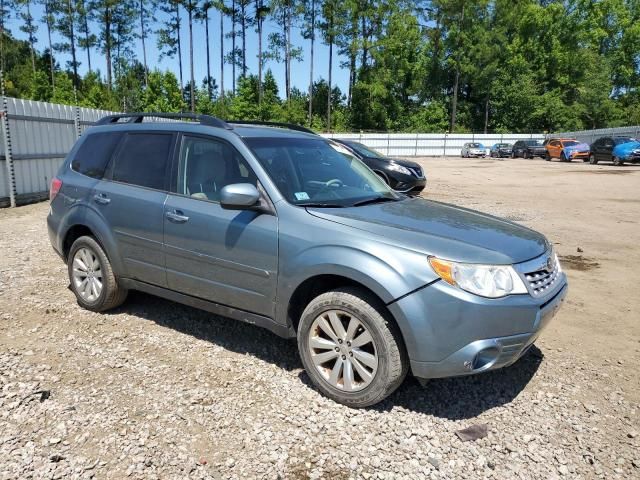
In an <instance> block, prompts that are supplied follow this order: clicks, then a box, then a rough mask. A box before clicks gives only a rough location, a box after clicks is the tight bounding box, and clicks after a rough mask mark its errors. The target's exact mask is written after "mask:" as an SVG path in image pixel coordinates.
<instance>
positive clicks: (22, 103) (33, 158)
mask: <svg viewBox="0 0 640 480" xmlns="http://www.w3.org/2000/svg"><path fill="white" fill-rule="evenodd" d="M3 105H5V111H4V112H3V114H6V118H7V120H6V121H5V122H4V123H3V127H4V126H6V125H8V136H9V141H10V145H11V158H12V159H13V168H14V178H15V194H16V200H17V202H18V203H25V202H29V201H33V200H37V199H39V198H45V197H46V195H47V191H48V190H49V182H50V181H51V178H52V177H53V176H54V175H55V174H56V172H57V170H58V168H59V167H60V164H61V163H62V161H63V160H64V158H65V156H66V155H67V153H68V152H69V150H71V147H72V146H73V144H74V143H75V141H76V140H77V139H78V137H79V135H80V133H81V132H82V131H84V129H85V128H87V126H89V125H91V124H92V123H93V122H95V121H96V120H98V119H99V118H101V117H103V116H104V115H108V114H109V113H111V112H107V111H103V110H97V109H91V108H83V107H72V106H69V105H57V104H53V103H46V102H36V101H33V100H21V99H16V98H6V99H5V102H4V103H3ZM3 133H4V132H3ZM0 143H1V144H2V146H1V148H0V155H1V156H0V205H6V204H7V202H8V198H9V197H10V194H11V191H10V189H11V185H10V182H9V174H8V169H7V164H6V163H7V162H6V157H5V155H6V154H5V144H4V141H3V142H0Z"/></svg>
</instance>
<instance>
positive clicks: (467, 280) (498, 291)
mask: <svg viewBox="0 0 640 480" xmlns="http://www.w3.org/2000/svg"><path fill="white" fill-rule="evenodd" d="M429 263H430V264H431V268H433V270H434V272H436V273H437V274H438V276H439V277H440V278H442V279H443V280H444V281H445V282H447V283H449V284H451V285H454V286H457V287H459V288H461V289H462V290H466V291H467V292H470V293H474V294H476V295H480V296H481V297H488V298H500V297H505V296H507V295H516V294H523V293H528V291H527V287H526V286H525V285H524V282H523V281H522V279H521V278H520V277H519V276H518V274H517V272H516V271H515V270H514V268H513V267H512V266H511V265H477V264H473V263H457V262H450V261H448V260H441V259H439V258H436V257H429Z"/></svg>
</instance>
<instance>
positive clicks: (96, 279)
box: [72, 247, 103, 302]
mask: <svg viewBox="0 0 640 480" xmlns="http://www.w3.org/2000/svg"><path fill="white" fill-rule="evenodd" d="M72 279H73V285H74V288H75V290H76V292H77V293H78V295H80V296H81V297H82V298H83V299H84V300H85V301H87V302H95V301H96V300H97V299H98V298H99V297H100V294H101V293H102V288H103V283H102V266H101V265H100V261H99V260H98V256H97V255H96V254H95V253H94V252H93V251H91V250H90V249H89V248H86V247H83V248H80V249H79V250H78V251H77V252H76V253H75V255H74V256H73V274H72Z"/></svg>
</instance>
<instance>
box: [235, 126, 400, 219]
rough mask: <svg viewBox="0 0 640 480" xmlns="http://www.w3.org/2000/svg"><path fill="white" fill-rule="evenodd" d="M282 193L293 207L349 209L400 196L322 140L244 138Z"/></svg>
mask: <svg viewBox="0 0 640 480" xmlns="http://www.w3.org/2000/svg"><path fill="white" fill-rule="evenodd" d="M244 140H245V142H246V143H247V145H248V146H249V148H251V150H252V151H253V153H254V154H255V155H256V157H257V158H258V160H259V161H260V163H261V164H262V166H263V167H264V169H265V170H266V172H267V173H268V175H269V176H270V177H271V179H272V180H273V182H274V183H275V184H276V186H277V187H278V189H279V190H280V193H281V194H282V195H283V196H284V197H285V198H286V199H287V201H288V202H289V203H292V204H294V205H301V206H302V205H313V206H320V207H323V206H326V207H348V206H353V205H354V204H356V203H361V202H362V201H363V200H365V201H366V200H374V199H388V200H396V199H399V198H400V197H399V196H398V195H397V194H396V193H394V192H393V190H391V189H390V188H389V187H388V186H387V184H386V183H384V182H383V181H382V180H381V179H380V177H378V176H377V175H376V174H375V173H373V172H372V171H371V170H369V167H367V166H366V165H365V164H364V163H362V162H361V161H360V160H358V159H357V158H355V157H354V156H352V155H349V154H348V153H347V151H346V150H345V149H339V150H338V149H336V148H334V147H333V146H332V145H331V144H329V142H327V141H326V140H324V139H322V138H317V139H315V138H245V139H244Z"/></svg>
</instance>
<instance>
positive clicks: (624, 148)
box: [613, 142, 640, 157]
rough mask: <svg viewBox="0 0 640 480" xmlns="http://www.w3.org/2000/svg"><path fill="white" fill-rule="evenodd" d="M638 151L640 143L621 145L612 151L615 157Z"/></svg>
mask: <svg viewBox="0 0 640 480" xmlns="http://www.w3.org/2000/svg"><path fill="white" fill-rule="evenodd" d="M638 149H640V142H627V143H621V144H620V145H616V147H615V148H614V149H613V154H614V155H616V156H617V157H623V156H625V155H629V154H630V153H631V152H633V151H634V150H638Z"/></svg>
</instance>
